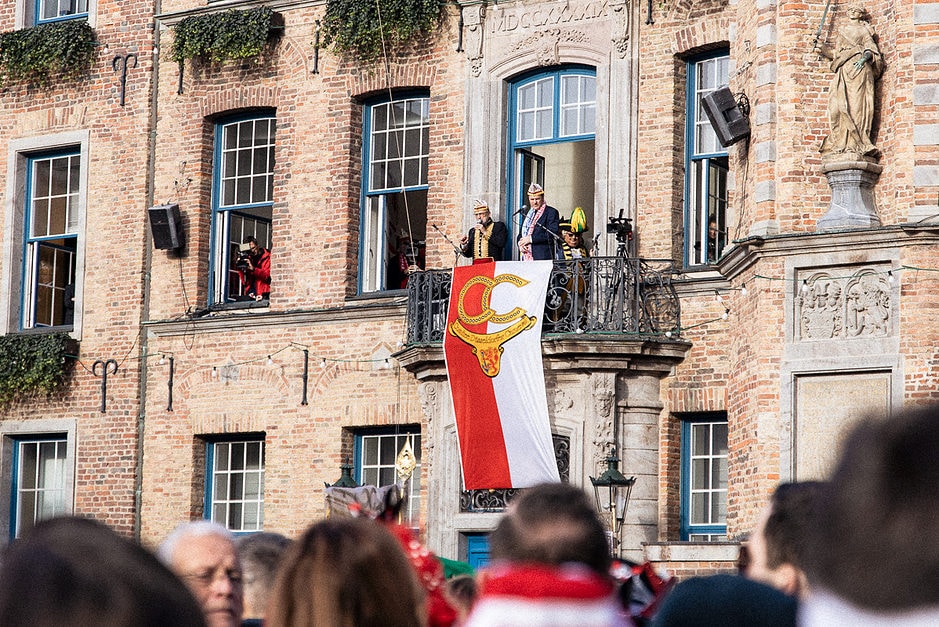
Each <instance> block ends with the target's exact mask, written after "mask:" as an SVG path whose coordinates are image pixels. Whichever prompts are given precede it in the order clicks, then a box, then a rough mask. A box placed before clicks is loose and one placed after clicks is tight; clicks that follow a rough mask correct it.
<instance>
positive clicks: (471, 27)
mask: <svg viewBox="0 0 939 627" xmlns="http://www.w3.org/2000/svg"><path fill="white" fill-rule="evenodd" d="M462 11H463V48H464V50H466V58H467V60H469V62H470V72H471V73H472V75H473V78H479V75H480V73H481V72H482V67H483V63H482V61H483V35H484V30H485V28H484V21H485V17H486V6H485V5H482V4H473V5H466V6H464V7H463V9H462Z"/></svg>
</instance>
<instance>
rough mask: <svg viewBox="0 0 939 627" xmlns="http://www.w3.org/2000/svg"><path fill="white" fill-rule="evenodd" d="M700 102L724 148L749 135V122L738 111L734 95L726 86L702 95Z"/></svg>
mask: <svg viewBox="0 0 939 627" xmlns="http://www.w3.org/2000/svg"><path fill="white" fill-rule="evenodd" d="M701 104H702V105H704V112H705V113H707V116H708V119H709V120H710V121H711V128H713V129H714V132H715V133H717V139H718V140H720V142H721V145H722V146H724V147H725V148H726V147H727V146H730V145H731V144H736V143H737V142H739V141H740V140H741V139H743V138H744V137H748V136H749V135H750V122H749V121H748V120H747V118H746V116H745V115H744V114H743V112H741V111H740V107H738V106H737V101H736V99H734V95H733V94H732V93H730V89H728V88H727V87H722V88H721V89H716V90H714V91H712V92H711V93H709V94H708V95H707V96H704V97H703V98H701Z"/></svg>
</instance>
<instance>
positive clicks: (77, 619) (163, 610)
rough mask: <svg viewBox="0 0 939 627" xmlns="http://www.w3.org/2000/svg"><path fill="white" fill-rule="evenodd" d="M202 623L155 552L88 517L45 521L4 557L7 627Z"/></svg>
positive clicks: (0, 582) (0, 615)
mask: <svg viewBox="0 0 939 627" xmlns="http://www.w3.org/2000/svg"><path fill="white" fill-rule="evenodd" d="M204 624H205V623H204V622H203V617H202V612H201V611H200V609H199V605H198V604H197V603H196V601H195V599H193V597H192V595H191V594H190V593H189V591H188V590H187V589H186V587H185V586H184V585H183V584H182V582H180V581H179V579H177V578H176V577H175V576H174V575H173V573H171V572H170V571H169V570H168V569H167V568H166V567H165V566H164V565H163V564H161V563H160V561H159V560H158V559H157V558H156V557H154V556H153V554H151V553H150V552H148V551H147V550H145V549H144V548H143V547H141V546H139V545H138V544H136V543H134V542H132V541H131V540H128V539H126V538H123V537H121V536H119V535H118V534H117V533H116V532H115V531H113V530H112V529H110V528H109V527H106V526H105V525H103V524H101V523H99V522H95V521H93V520H90V519H87V518H79V517H71V516H67V517H61V518H53V519H50V520H46V521H43V522H40V523H39V524H37V525H36V526H35V527H34V528H32V529H31V530H29V531H28V532H27V533H25V534H24V535H23V537H22V538H19V539H17V540H15V541H14V542H13V543H12V544H10V545H9V546H8V547H7V548H6V550H5V551H4V552H3V555H2V557H0V625H3V626H4V627H60V626H62V625H108V626H111V627H137V626H142V627H163V626H165V625H175V626H181V627H188V626H192V627H196V626H201V625H204Z"/></svg>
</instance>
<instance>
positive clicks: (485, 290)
mask: <svg viewBox="0 0 939 627" xmlns="http://www.w3.org/2000/svg"><path fill="white" fill-rule="evenodd" d="M552 265H553V264H552V262H550V261H499V262H494V263H482V264H473V265H471V266H460V267H456V268H454V269H453V284H452V286H451V288H450V290H451V291H450V310H449V313H448V316H447V332H446V334H445V336H444V341H443V350H444V356H445V358H446V362H447V375H448V377H449V379H450V396H451V398H452V399H453V413H454V415H455V416H456V430H457V436H458V438H459V441H460V457H461V458H462V461H463V485H464V487H465V489H467V490H479V489H494V488H524V487H528V486H532V485H535V484H537V483H542V482H545V481H560V477H559V475H558V467H557V462H556V461H555V457H554V446H553V444H552V441H551V426H550V424H549V422H548V401H547V397H546V396H545V385H544V368H543V366H542V361H541V319H542V317H543V316H544V303H545V294H546V293H547V289H548V279H549V278H550V276H551V268H552Z"/></svg>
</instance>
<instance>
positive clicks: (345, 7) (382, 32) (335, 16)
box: [323, 0, 447, 61]
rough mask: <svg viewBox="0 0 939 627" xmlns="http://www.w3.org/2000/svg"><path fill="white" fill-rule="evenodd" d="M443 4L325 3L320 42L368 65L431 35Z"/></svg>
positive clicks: (413, 0)
mask: <svg viewBox="0 0 939 627" xmlns="http://www.w3.org/2000/svg"><path fill="white" fill-rule="evenodd" d="M446 4H447V3H446V1H445V0H326V16H325V18H324V19H323V41H324V43H325V44H326V45H327V46H329V45H332V46H334V48H335V50H336V51H337V52H339V53H345V54H351V55H353V56H355V57H357V58H358V59H359V60H362V61H371V60H374V59H376V58H378V57H380V56H382V53H383V47H382V41H383V39H384V43H385V46H386V47H387V48H388V50H389V51H391V50H394V49H397V48H400V47H402V46H404V45H405V44H408V43H411V42H412V41H413V40H415V39H416V38H418V37H421V36H423V35H427V34H429V33H432V32H433V31H434V30H435V29H436V28H437V26H438V25H439V24H440V21H441V20H442V18H443V11H444V7H445V6H446Z"/></svg>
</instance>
